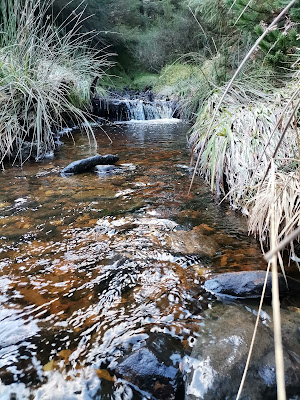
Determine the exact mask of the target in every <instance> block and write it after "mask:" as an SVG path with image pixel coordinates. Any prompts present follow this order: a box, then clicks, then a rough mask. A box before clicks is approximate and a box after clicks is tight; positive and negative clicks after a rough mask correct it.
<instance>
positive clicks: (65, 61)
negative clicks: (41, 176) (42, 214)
mask: <svg viewBox="0 0 300 400" xmlns="http://www.w3.org/2000/svg"><path fill="white" fill-rule="evenodd" d="M52 3H53V2H52V1H51V0H49V1H42V0H36V1H34V2H33V1H31V0H1V1H0V9H1V11H2V21H1V25H0V31H2V32H3V33H2V35H1V40H0V93H1V95H0V115H1V119H0V161H1V162H2V161H3V159H4V158H5V157H6V156H8V157H11V158H12V155H13V158H12V159H11V161H12V162H15V161H16V159H19V161H20V162H21V163H23V162H24V161H26V160H25V159H23V158H22V145H23V143H24V141H30V142H31V143H35V146H36V148H37V150H36V154H35V156H36V157H37V158H38V157H39V156H42V154H41V153H43V152H45V151H48V150H53V148H54V142H53V133H54V132H57V131H59V130H60V129H61V128H62V127H63V126H66V124H67V123H68V122H70V121H73V122H74V123H76V124H79V125H80V124H82V123H84V122H85V123H86V124H85V126H86V128H85V129H86V130H87V131H89V128H88V126H89V125H88V121H87V116H88V111H89V110H88V104H89V102H90V86H91V84H92V81H93V80H94V79H95V78H96V77H97V76H98V77H101V76H102V75H103V74H104V69H105V68H106V67H107V66H108V65H109V62H108V60H107V55H106V54H104V53H103V52H102V51H99V50H96V49H92V48H91V47H90V39H89V37H90V36H89V35H87V34H82V33H80V27H81V20H82V18H83V12H78V10H75V11H74V15H76V14H77V15H76V16H74V15H73V14H72V15H70V17H69V19H67V20H65V21H64V23H63V24H62V25H59V26H58V25H56V24H55V21H54V19H53V17H52V13H51V9H52ZM71 26H72V28H71V29H67V28H70V27H71ZM90 132H91V131H90Z"/></svg>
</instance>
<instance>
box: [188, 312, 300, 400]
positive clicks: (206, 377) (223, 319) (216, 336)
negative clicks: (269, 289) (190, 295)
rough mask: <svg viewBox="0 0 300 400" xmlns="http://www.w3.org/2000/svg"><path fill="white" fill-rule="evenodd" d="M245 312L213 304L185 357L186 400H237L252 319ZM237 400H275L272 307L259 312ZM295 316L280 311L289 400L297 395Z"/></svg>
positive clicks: (299, 347)
mask: <svg viewBox="0 0 300 400" xmlns="http://www.w3.org/2000/svg"><path fill="white" fill-rule="evenodd" d="M251 311H252V310H251V309H250V308H248V311H247V309H246V308H244V307H238V306H232V305H231V306H225V305H222V304H219V305H216V306H215V307H214V308H213V309H212V310H209V311H208V312H207V314H206V318H205V319H204V322H203V327H202V329H201V331H200V332H199V337H198V339H197V341H196V343H195V345H194V348H193V351H192V354H191V356H190V357H186V358H185V362H184V367H183V368H184V376H185V393H186V395H185V400H224V399H226V400H233V399H235V398H236V395H237V392H238V389H239V385H240V381H241V378H242V375H243V371H244V367H245V364H246V359H247V355H248V351H249V346H250V343H251V339H252V334H253V329H254V323H255V316H254V315H253V313H252V312H251ZM263 316H264V318H265V319H264V324H263V323H260V324H259V326H258V331H257V336H256V338H257V339H256V341H255V345H254V350H253V354H252V358H251V362H250V366H249V370H248V374H247V379H246V382H245V386H244V389H243V392H242V396H241V399H242V400H268V399H270V400H271V399H275V398H276V375H275V359H274V345H273V343H274V338H273V334H272V330H271V329H270V328H271V326H272V323H271V317H270V316H271V307H267V313H266V312H264V313H263ZM299 324H300V315H299V314H296V313H291V312H289V311H288V310H286V311H284V310H283V311H282V325H283V326H286V329H283V345H284V366H285V380H286V388H287V394H288V398H289V399H292V398H293V399H298V397H294V396H296V395H299V393H300V342H299V339H297V327H298V326H299Z"/></svg>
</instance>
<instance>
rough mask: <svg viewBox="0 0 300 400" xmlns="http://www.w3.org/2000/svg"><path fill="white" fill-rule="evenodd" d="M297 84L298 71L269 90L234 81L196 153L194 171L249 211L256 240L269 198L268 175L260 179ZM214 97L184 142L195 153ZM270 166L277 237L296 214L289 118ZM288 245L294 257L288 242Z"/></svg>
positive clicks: (299, 209) (295, 158) (299, 190)
mask: <svg viewBox="0 0 300 400" xmlns="http://www.w3.org/2000/svg"><path fill="white" fill-rule="evenodd" d="M256 86H257V85H256ZM299 88H300V81H299V78H298V77H296V78H294V80H293V81H292V83H291V84H289V85H288V86H286V87H285V88H283V89H278V90H276V91H272V92H271V91H269V92H268V91H266V90H265V91H263V90H262V89H256V90H254V89H252V86H247V85H246V86H245V84H244V85H243V86H242V85H239V83H235V84H234V85H233V87H232V88H231V90H230V91H229V93H228V95H227V97H226V102H225V103H223V105H222V108H221V109H219V110H218V112H217V117H216V121H215V123H214V125H213V126H212V129H211V133H210V135H209V137H207V138H206V142H205V144H204V148H203V153H202V155H201V159H200V172H201V174H202V175H203V176H204V177H205V179H206V180H207V181H209V183H210V185H211V189H212V190H213V191H216V192H217V193H218V194H223V195H225V194H226V193H225V192H226V191H228V193H227V198H228V199H229V200H230V203H231V205H232V206H233V207H235V208H239V209H241V210H243V212H245V213H246V214H248V215H249V230H250V232H251V233H253V234H254V235H257V236H258V237H259V239H260V240H261V243H262V244H265V240H266V239H267V238H268V235H269V230H270V210H271V204H272V199H271V198H270V196H269V193H270V182H269V179H270V178H269V175H267V179H266V180H265V181H264V183H263V185H261V182H262V179H263V177H264V175H265V171H266V170H267V167H268V164H269V160H270V159H271V158H272V156H273V155H274V150H275V149H276V146H277V144H278V141H279V140H280V138H281V135H282V131H283V129H284V127H285V125H286V124H287V122H288V120H289V117H290V116H291V113H292V111H293V104H294V103H297V101H298V100H299V98H300V93H299ZM293 94H294V95H293ZM220 97H221V93H220V92H218V93H215V94H214V95H213V96H212V97H211V98H210V99H209V101H208V102H207V104H206V106H205V108H204V109H203V110H202V112H201V114H200V115H199V117H198V120H197V122H196V124H195V126H194V130H193V133H192V135H191V138H190V143H191V145H193V146H194V150H195V152H196V153H197V151H199V149H201V148H202V146H203V140H204V138H205V135H206V133H207V129H208V126H209V123H210V121H211V117H212V114H213V113H215V111H216V110H215V107H216V104H218V101H219V98H220ZM291 97H293V99H294V100H293V101H292V102H291V101H290V99H291ZM298 122H299V121H298ZM275 167H276V175H275V176H276V179H275V190H276V205H275V207H276V215H277V217H278V218H277V221H278V223H277V225H276V234H277V239H278V240H281V239H283V238H284V237H285V236H286V235H288V234H289V233H290V232H291V231H292V230H293V229H294V228H296V227H297V226H298V225H299V220H300V205H299V201H300V197H299V194H300V184H299V148H298V142H297V129H295V125H294V124H291V125H289V126H288V129H287V131H286V133H285V135H284V137H283V140H282V143H281V145H280V147H279V149H278V151H277V154H276V159H275ZM291 250H292V253H293V256H294V258H295V257H296V255H295V253H294V249H293V245H292V248H291Z"/></svg>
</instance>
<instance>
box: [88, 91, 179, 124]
mask: <svg viewBox="0 0 300 400" xmlns="http://www.w3.org/2000/svg"><path fill="white" fill-rule="evenodd" d="M93 113H94V114H95V115H97V116H98V117H100V118H103V119H106V120H110V121H130V120H138V121H144V120H153V119H165V118H172V117H177V116H178V115H177V114H178V112H177V103H176V101H174V100H170V99H169V98H155V96H154V94H153V93H152V92H150V91H147V92H143V93H136V92H130V91H128V92H126V93H123V92H121V93H118V92H111V94H110V96H108V97H103V96H101V95H96V96H95V97H94V99H93Z"/></svg>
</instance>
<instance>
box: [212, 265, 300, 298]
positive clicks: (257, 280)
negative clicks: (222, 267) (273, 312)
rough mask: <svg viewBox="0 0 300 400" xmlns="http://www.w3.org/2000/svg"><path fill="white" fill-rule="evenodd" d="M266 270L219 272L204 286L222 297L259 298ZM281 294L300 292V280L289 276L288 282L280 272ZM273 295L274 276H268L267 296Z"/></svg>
mask: <svg viewBox="0 0 300 400" xmlns="http://www.w3.org/2000/svg"><path fill="white" fill-rule="evenodd" d="M265 277H266V271H241V272H228V273H225V274H218V275H215V276H213V277H212V278H211V279H208V280H207V281H206V282H205V283H204V288H205V289H206V290H207V291H208V292H210V293H212V294H214V295H216V296H218V297H220V298H222V297H240V298H258V297H260V296H261V293H262V289H263V285H264V281H265ZM278 281H279V289H280V294H281V295H284V294H285V293H287V292H290V293H291V292H297V291H298V293H300V282H298V281H296V280H295V279H292V278H287V282H286V281H285V278H284V276H283V275H282V274H278ZM271 296H272V276H271V273H270V274H269V276H268V280H267V286H266V294H265V297H271Z"/></svg>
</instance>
